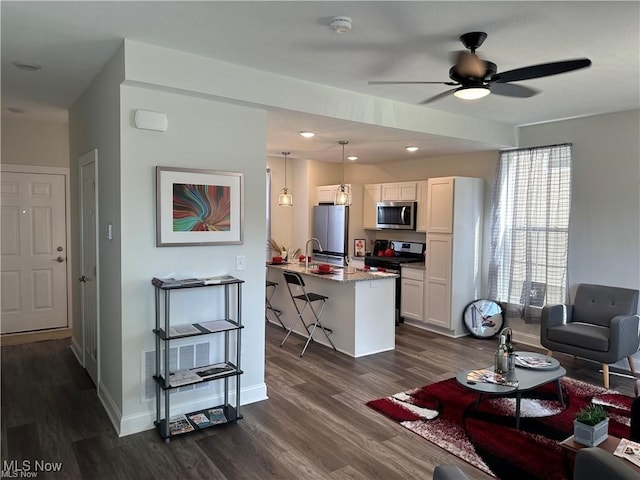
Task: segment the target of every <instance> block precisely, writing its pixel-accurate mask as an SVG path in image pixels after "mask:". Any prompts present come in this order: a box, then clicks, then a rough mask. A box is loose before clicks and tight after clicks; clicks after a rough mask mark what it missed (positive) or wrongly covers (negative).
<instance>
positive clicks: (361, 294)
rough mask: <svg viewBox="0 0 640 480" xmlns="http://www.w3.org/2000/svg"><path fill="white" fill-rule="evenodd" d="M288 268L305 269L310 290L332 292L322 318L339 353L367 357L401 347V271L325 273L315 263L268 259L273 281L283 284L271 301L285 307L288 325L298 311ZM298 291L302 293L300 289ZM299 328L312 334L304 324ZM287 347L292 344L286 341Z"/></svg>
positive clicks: (315, 337) (324, 342)
mask: <svg viewBox="0 0 640 480" xmlns="http://www.w3.org/2000/svg"><path fill="white" fill-rule="evenodd" d="M284 270H288V271H291V272H296V273H299V274H300V275H301V276H302V278H303V280H304V282H305V284H306V287H305V288H306V289H307V291H310V292H315V293H319V294H321V295H326V296H327V297H329V299H328V300H327V302H326V305H325V308H324V311H323V313H322V318H321V322H322V325H324V326H325V328H329V329H331V330H332V333H330V334H329V335H330V337H331V340H332V341H333V343H334V345H335V346H336V349H337V350H338V351H339V352H342V353H344V354H346V355H349V356H351V357H362V356H365V355H371V354H374V353H379V352H385V351H388V350H393V349H395V281H396V278H397V277H398V275H397V274H395V273H388V272H379V271H373V272H372V271H364V270H360V269H358V270H356V269H354V268H351V269H347V268H346V267H345V268H336V269H335V270H331V272H328V273H324V272H319V271H318V269H317V266H315V265H314V266H310V267H309V268H307V267H305V265H304V264H300V263H297V262H294V263H289V264H287V263H284V264H280V265H273V264H268V265H267V280H269V281H272V282H277V283H278V287H277V288H276V291H275V293H274V295H273V297H272V298H271V304H272V305H273V307H274V308H277V309H279V310H280V311H282V315H281V319H282V321H283V322H284V324H285V325H286V326H287V327H289V326H290V325H293V323H294V322H295V320H296V317H297V312H296V310H295V308H294V305H293V300H292V299H291V296H290V295H289V291H288V290H287V285H286V282H285V280H284V277H283V275H282V272H283V271H284ZM292 288H293V287H292ZM293 292H294V295H296V294H298V293H301V292H296V291H295V290H294V291H293ZM307 314H308V316H307ZM303 315H304V316H305V317H304V319H305V322H306V323H307V324H309V323H310V322H311V323H312V322H313V318H312V316H311V314H310V312H308V311H306V312H304V314H303ZM275 325H279V324H278V323H275ZM293 332H294V333H297V334H299V335H302V336H304V337H306V336H307V332H306V331H305V329H304V327H303V326H302V325H301V324H300V323H298V325H297V326H296V328H295V329H294V330H293ZM283 337H284V332H283ZM313 340H314V341H315V342H318V343H320V344H322V345H326V346H328V347H329V348H331V346H330V345H329V342H327V339H326V337H325V336H324V334H323V333H322V332H321V331H320V330H319V329H317V330H316V332H315V333H314V335H313ZM283 348H286V344H285V346H284V347H283Z"/></svg>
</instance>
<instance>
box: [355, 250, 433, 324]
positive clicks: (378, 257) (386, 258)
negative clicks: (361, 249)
mask: <svg viewBox="0 0 640 480" xmlns="http://www.w3.org/2000/svg"><path fill="white" fill-rule="evenodd" d="M425 248H426V244H425V243H422V242H402V241H398V240H376V241H375V243H374V247H373V251H372V252H371V255H369V256H366V257H364V264H365V265H366V266H368V267H375V268H384V269H386V270H387V271H388V272H393V273H397V274H398V275H399V274H400V265H402V264H403V263H415V262H424V250H425ZM401 285H402V282H401V280H400V277H398V278H396V325H397V324H398V323H400V322H403V321H404V319H403V318H402V317H401V316H400V298H401Z"/></svg>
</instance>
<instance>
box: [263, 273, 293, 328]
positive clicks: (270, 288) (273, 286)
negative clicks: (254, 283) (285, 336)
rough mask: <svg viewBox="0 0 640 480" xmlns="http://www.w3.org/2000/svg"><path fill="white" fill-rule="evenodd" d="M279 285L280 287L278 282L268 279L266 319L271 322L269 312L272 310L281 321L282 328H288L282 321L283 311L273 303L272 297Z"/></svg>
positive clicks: (265, 305) (265, 304) (265, 307)
mask: <svg viewBox="0 0 640 480" xmlns="http://www.w3.org/2000/svg"><path fill="white" fill-rule="evenodd" d="M277 287H278V282H272V281H271V280H267V284H266V287H265V298H264V300H265V303H264V321H265V322H267V323H268V322H269V317H268V315H267V314H268V313H269V312H271V313H273V315H274V316H275V317H276V318H277V319H278V322H280V325H282V328H283V329H285V330H286V329H287V327H285V325H284V323H283V322H282V319H281V318H280V315H282V311H281V310H278V309H277V308H275V307H274V306H273V305H271V297H273V294H274V293H275V291H276V288H277Z"/></svg>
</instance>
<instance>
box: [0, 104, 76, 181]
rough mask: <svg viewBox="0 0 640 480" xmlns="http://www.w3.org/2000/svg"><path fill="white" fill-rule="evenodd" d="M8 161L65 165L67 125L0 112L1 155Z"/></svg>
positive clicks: (40, 164) (67, 162)
mask: <svg viewBox="0 0 640 480" xmlns="http://www.w3.org/2000/svg"><path fill="white" fill-rule="evenodd" d="M0 161H1V162H2V163H4V164H11V165H38V166H44V167H64V168H69V126H68V125H67V123H63V122H44V121H38V120H34V119H31V118H21V117H20V116H19V115H17V114H5V113H3V114H2V156H1V157H0Z"/></svg>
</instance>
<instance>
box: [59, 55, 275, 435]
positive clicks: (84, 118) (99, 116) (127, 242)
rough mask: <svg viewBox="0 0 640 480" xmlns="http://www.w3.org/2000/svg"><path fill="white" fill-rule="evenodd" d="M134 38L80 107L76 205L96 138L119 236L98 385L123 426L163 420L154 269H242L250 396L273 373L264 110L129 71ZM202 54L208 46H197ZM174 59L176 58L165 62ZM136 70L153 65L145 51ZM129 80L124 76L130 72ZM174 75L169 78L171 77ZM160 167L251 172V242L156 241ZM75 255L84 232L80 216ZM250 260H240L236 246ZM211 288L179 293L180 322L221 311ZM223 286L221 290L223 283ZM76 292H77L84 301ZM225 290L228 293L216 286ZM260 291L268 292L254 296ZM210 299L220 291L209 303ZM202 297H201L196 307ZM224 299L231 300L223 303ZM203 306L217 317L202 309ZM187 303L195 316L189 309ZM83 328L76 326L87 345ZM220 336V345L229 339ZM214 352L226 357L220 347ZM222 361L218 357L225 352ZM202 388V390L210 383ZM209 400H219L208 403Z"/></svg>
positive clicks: (108, 257)
mask: <svg viewBox="0 0 640 480" xmlns="http://www.w3.org/2000/svg"><path fill="white" fill-rule="evenodd" d="M127 55H128V51H127V47H126V44H125V46H124V47H123V49H121V50H120V51H119V52H118V53H117V54H116V55H115V56H114V58H113V59H112V60H111V61H110V63H109V65H107V67H105V69H104V70H103V71H102V72H101V73H100V74H99V75H98V77H97V78H96V79H95V80H94V82H93V83H92V85H91V86H90V87H89V88H88V89H87V91H85V92H84V93H83V95H82V96H81V98H80V99H79V100H78V101H77V102H76V104H74V106H73V107H72V109H71V111H70V115H69V118H70V128H69V130H70V138H71V140H70V144H71V158H72V162H71V163H72V175H73V176H74V177H75V179H74V180H73V181H72V188H73V196H72V198H73V204H74V210H76V217H77V208H78V207H77V205H78V184H79V182H78V178H77V176H78V166H77V159H78V157H79V156H80V155H82V154H83V153H85V152H86V151H88V150H90V149H91V148H97V149H98V164H99V172H98V178H99V185H98V189H99V190H98V192H99V207H100V208H99V220H98V221H99V231H100V232H104V231H105V228H106V224H107V223H112V224H113V231H114V238H113V240H112V241H107V240H106V239H105V238H104V236H101V238H100V240H99V242H100V245H99V248H100V252H99V269H100V281H101V284H100V289H99V291H100V306H99V310H100V366H101V373H100V378H101V381H100V389H99V394H100V395H101V400H102V401H103V404H104V405H105V408H106V409H107V412H108V413H109V415H110V417H111V419H112V421H113V422H114V425H115V427H116V429H117V430H118V432H119V433H120V434H122V435H125V434H128V433H134V432H136V431H140V430H144V429H148V428H152V427H153V420H154V419H155V403H154V402H153V401H149V400H143V392H142V389H143V386H142V384H143V383H144V381H145V376H144V374H143V373H142V370H143V366H142V356H143V352H144V351H145V350H149V349H153V347H154V336H153V334H152V329H153V326H154V318H155V316H154V315H155V313H154V300H153V299H154V290H153V288H152V286H151V278H152V277H154V276H164V275H168V274H174V275H177V276H178V275H182V274H184V275H189V276H190V275H215V274H222V273H229V274H232V275H235V276H237V277H239V278H241V279H243V280H245V284H244V285H243V298H242V302H241V308H242V313H243V323H244V324H245V329H244V330H243V342H242V359H243V361H242V369H243V371H244V372H245V373H244V375H242V392H243V397H242V403H249V402H252V401H256V400H261V399H264V398H266V387H265V384H264V306H263V303H262V302H263V300H262V299H263V298H264V282H265V270H264V238H265V237H264V232H265V215H264V211H265V209H264V204H265V201H264V199H265V193H266V185H265V174H264V172H265V169H266V160H265V158H266V152H265V146H266V112H265V111H264V110H260V109H253V108H248V107H243V106H237V105H231V104H228V103H220V102H218V101H216V100H215V99H213V98H212V97H210V96H203V95H200V94H198V92H185V91H184V90H178V89H175V88H172V86H171V85H163V81H164V80H166V79H163V78H162V77H161V76H158V77H156V78H155V81H156V82H155V83H154V85H152V86H147V85H145V84H143V83H140V82H135V84H133V85H129V84H127V82H126V80H125V79H126V78H127V71H126V66H125V58H126V56H127ZM195 58H196V59H198V58H199V57H195ZM166 67H167V68H168V69H169V70H172V69H173V67H172V66H171V65H169V64H168V63H167V64H166ZM137 68H138V71H140V69H144V60H143V59H140V60H139V63H138V65H137ZM123 82H124V83H123ZM164 83H167V82H164ZM136 109H146V110H153V111H161V112H164V113H166V114H167V115H168V118H169V128H168V130H167V132H165V133H159V132H152V131H147V130H139V129H136V128H135V127H134V126H133V122H132V119H133V114H134V111H135V110H136ZM155 166H172V167H184V168H196V169H199V168H201V169H211V170H219V171H233V172H242V173H243V174H244V235H243V238H244V243H243V244H241V245H218V246H202V247H161V248H159V247H156V246H155V201H156V200H155V181H154V179H155ZM74 238H75V244H74V248H75V251H76V257H78V249H79V241H78V232H77V226H76V227H75V234H74ZM238 255H243V256H245V257H246V270H244V271H239V272H237V271H235V259H236V256H238ZM211 290H214V291H215V289H202V290H199V291H198V292H196V294H195V298H192V299H188V300H184V299H183V301H182V303H181V302H180V301H177V302H176V304H177V306H178V308H177V309H176V312H173V311H172V313H175V317H174V318H173V319H172V323H181V322H182V323H185V322H190V321H198V320H205V319H212V315H213V318H220V317H219V314H220V309H219V308H218V307H213V306H211V307H208V310H207V308H205V309H203V308H200V304H199V302H200V301H205V302H206V301H207V299H208V297H206V295H205V293H204V292H205V291H206V292H211ZM214 295H215V294H214ZM78 298H79V297H78V296H77V295H76V297H75V301H74V307H75V309H78V305H77V303H78V301H79V300H78ZM215 298H216V299H217V300H219V298H218V297H215ZM256 298H260V299H261V301H260V302H256V301H255V299H256ZM209 303H210V304H211V303H212V302H209ZM194 305H197V308H194ZM220 308H221V307H220ZM203 311H206V312H209V314H210V315H209V316H207V317H203V316H202V315H203V314H202V313H201V312H203ZM187 314H189V315H187ZM81 339H82V329H81V328H78V330H77V331H74V343H77V344H81ZM216 342H217V341H216V339H215V338H214V339H213V340H212V346H213V347H214V348H215V347H216V346H219V343H216ZM212 360H216V358H213V356H212ZM217 361H219V357H218V358H217ZM219 383H220V382H212V383H211V384H210V385H209V387H208V388H206V389H204V390H200V391H198V393H197V394H195V395H193V394H188V393H185V394H179V395H177V396H175V397H174V400H173V403H174V405H175V407H176V408H175V410H174V412H180V411H185V410H195V409H196V408H200V406H199V405H198V406H197V407H196V404H197V403H198V402H202V401H203V397H204V399H205V400H206V401H207V402H210V401H212V400H211V397H214V396H215V395H217V394H218V393H219V390H220V386H219ZM203 391H204V394H203ZM207 406H211V405H207Z"/></svg>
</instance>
